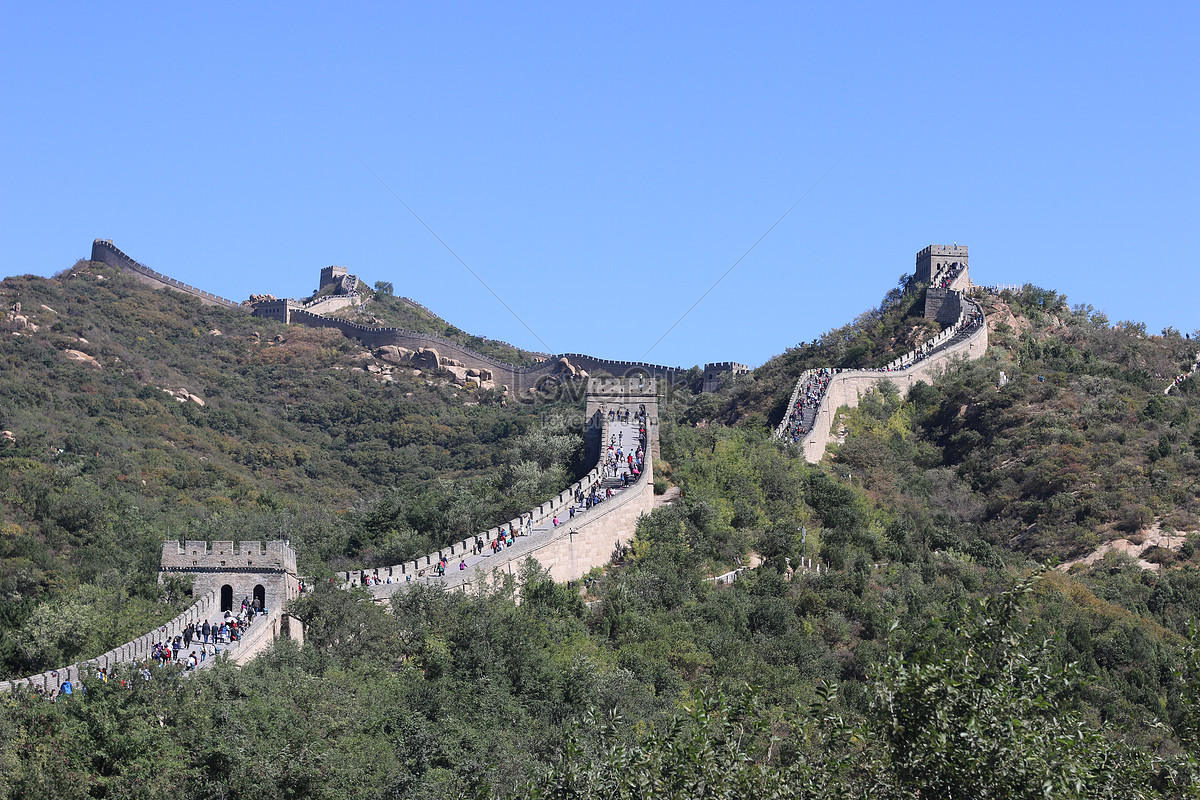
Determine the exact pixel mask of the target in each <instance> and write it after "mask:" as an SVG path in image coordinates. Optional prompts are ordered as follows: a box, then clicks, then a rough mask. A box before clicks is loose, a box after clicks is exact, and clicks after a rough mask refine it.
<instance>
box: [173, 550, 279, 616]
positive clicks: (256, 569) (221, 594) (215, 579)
mask: <svg viewBox="0 0 1200 800" xmlns="http://www.w3.org/2000/svg"><path fill="white" fill-rule="evenodd" d="M166 575H191V576H193V577H194V579H195V583H194V584H193V594H195V595H202V594H205V593H207V592H208V591H210V590H212V591H216V592H217V596H218V599H219V601H220V610H222V611H227V610H232V609H235V608H240V607H241V602H242V599H243V598H246V597H249V598H251V599H252V600H253V599H257V600H258V602H259V607H260V608H263V609H268V610H274V609H277V608H283V606H284V604H285V603H287V601H288V600H291V599H292V598H293V597H296V596H297V595H299V593H300V582H299V579H298V577H297V575H296V551H295V550H293V549H292V546H291V545H290V544H289V543H288V542H283V541H275V542H267V543H265V544H264V543H262V542H212V543H209V542H192V541H189V542H183V543H180V542H177V541H170V542H164V543H163V547H162V566H161V567H160V569H159V578H160V579H161V578H163V577H165V576H166Z"/></svg>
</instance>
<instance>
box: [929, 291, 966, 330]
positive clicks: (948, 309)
mask: <svg viewBox="0 0 1200 800" xmlns="http://www.w3.org/2000/svg"><path fill="white" fill-rule="evenodd" d="M961 298H962V295H961V294H960V293H959V292H956V291H954V290H953V289H934V288H933V287H930V288H928V289H926V290H925V319H932V320H936V321H937V322H940V323H941V324H943V325H952V324H953V323H954V321H955V320H957V319H958V318H959V316H960V315H961V314H962V300H961Z"/></svg>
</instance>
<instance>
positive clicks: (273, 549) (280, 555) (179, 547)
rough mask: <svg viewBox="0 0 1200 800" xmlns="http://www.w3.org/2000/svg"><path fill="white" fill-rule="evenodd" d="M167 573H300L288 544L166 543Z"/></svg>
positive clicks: (163, 554)
mask: <svg viewBox="0 0 1200 800" xmlns="http://www.w3.org/2000/svg"><path fill="white" fill-rule="evenodd" d="M162 571H163V572H201V571H203V572H214V571H216V572H286V573H290V574H295V573H296V551H295V550H294V549H292V546H291V544H290V543H288V542H285V541H273V542H203V541H187V542H177V541H169V542H164V543H163V546H162Z"/></svg>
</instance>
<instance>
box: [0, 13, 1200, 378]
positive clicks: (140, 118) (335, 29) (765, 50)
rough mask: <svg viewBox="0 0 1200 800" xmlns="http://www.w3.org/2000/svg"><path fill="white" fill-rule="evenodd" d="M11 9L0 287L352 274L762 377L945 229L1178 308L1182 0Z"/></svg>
mask: <svg viewBox="0 0 1200 800" xmlns="http://www.w3.org/2000/svg"><path fill="white" fill-rule="evenodd" d="M4 18H5V28H6V29H7V31H8V33H9V35H8V36H7V37H6V42H5V47H4V48H3V50H2V51H0V68H2V69H3V74H4V75H5V78H4V79H3V81H0V108H2V109H3V113H2V114H0V153H2V154H3V155H2V156H0V158H3V171H2V173H0V175H2V177H0V181H2V184H0V185H2V189H3V191H2V192H0V225H2V226H3V231H4V235H5V238H6V240H7V244H8V247H7V254H6V259H5V263H4V264H3V266H2V268H0V272H3V274H16V273H27V272H31V273H36V274H42V275H50V274H53V273H54V272H56V271H58V270H60V269H63V268H66V267H69V266H70V265H71V264H72V263H74V261H75V260H76V259H78V258H81V257H86V256H87V254H88V253H89V252H90V244H91V240H92V239H93V238H96V237H101V238H111V239H113V240H114V242H115V243H116V245H117V246H118V247H120V248H122V249H123V250H125V251H126V252H127V253H129V254H130V255H131V256H133V257H134V258H137V259H139V260H140V261H142V262H144V263H146V264H148V265H150V266H152V267H154V268H155V269H158V270H159V271H162V272H165V273H167V274H169V275H172V276H173V277H176V278H178V279H180V280H183V281H185V282H188V283H192V284H195V285H198V286H201V287H203V288H205V289H208V290H209V291H212V292H215V293H217V294H220V295H223V296H226V297H230V298H234V299H242V298H245V297H246V296H247V295H248V294H250V293H251V292H269V293H272V294H276V295H279V296H301V295H305V294H307V293H308V292H310V291H311V290H312V289H313V288H314V286H315V283H316V276H317V273H318V271H319V270H320V268H321V267H323V266H325V265H327V264H341V265H344V266H346V267H348V268H349V269H350V270H351V272H355V273H356V274H358V275H359V276H360V277H363V278H365V279H367V280H368V281H370V282H374V281H377V280H387V281H391V282H392V283H393V284H394V285H395V287H396V291H397V293H398V294H404V295H407V296H409V297H412V298H414V299H416V300H419V301H420V302H422V303H424V304H425V305H427V306H429V307H430V308H432V309H433V310H434V311H436V312H438V313H439V314H441V315H442V316H444V317H445V318H446V319H448V320H450V321H451V322H453V323H454V324H456V325H458V326H460V327H462V328H464V329H467V330H469V331H471V332H473V333H478V334H481V335H486V336H490V337H493V338H498V339H504V340H507V341H510V342H512V343H514V344H517V345H519V346H522V347H528V348H531V349H543V347H545V348H548V349H550V350H552V351H555V352H568V351H581V352H587V353H592V354H594V355H597V356H605V357H614V358H627V359H634V360H648V361H655V362H659V363H670V364H680V365H685V366H688V365H691V364H695V363H703V362H705V361H710V360H712V361H718V360H737V361H743V362H746V363H750V364H752V365H757V364H761V363H762V362H763V361H765V360H766V359H768V358H770V357H771V356H772V355H774V354H777V353H780V352H782V351H783V350H784V349H785V348H787V347H789V346H792V345H794V344H796V343H798V342H800V341H804V340H808V339H812V338H814V337H815V336H817V335H818V334H820V333H821V332H823V331H825V330H827V329H829V328H831V327H834V326H837V325H841V324H844V323H846V322H848V321H850V320H851V319H852V318H853V317H854V316H855V315H856V314H858V313H859V312H861V311H863V310H865V309H866V308H868V307H870V306H872V305H875V304H877V303H878V301H879V299H880V298H881V297H882V295H883V294H884V293H885V292H886V291H887V289H889V288H890V287H892V286H893V285H895V283H896V280H897V278H898V277H899V276H900V274H901V273H903V272H907V271H910V270H911V269H912V265H913V258H914V255H915V254H916V252H917V251H918V250H920V249H921V248H922V247H924V246H925V245H927V244H931V243H945V244H949V243H951V242H958V243H959V244H967V245H969V246H970V248H971V261H972V276H973V278H974V279H975V281H976V282H978V283H1024V282H1026V281H1030V282H1033V283H1036V284H1038V285H1041V286H1045V287H1047V288H1053V289H1056V290H1058V291H1061V292H1064V293H1065V294H1067V295H1068V297H1069V298H1070V300H1071V302H1073V303H1075V302H1087V303H1091V304H1092V305H1094V306H1096V307H1097V308H1099V309H1102V310H1104V311H1105V312H1106V313H1107V314H1108V315H1109V317H1110V318H1111V319H1112V320H1113V321H1117V320H1124V319H1132V320H1137V321H1143V322H1145V323H1146V324H1147V326H1148V328H1149V329H1150V330H1151V331H1152V332H1157V331H1159V330H1161V329H1162V328H1163V327H1164V326H1167V325H1170V326H1174V327H1176V328H1178V329H1180V330H1184V331H1192V330H1195V329H1196V328H1198V327H1200V313H1198V312H1197V307H1196V298H1197V296H1200V263H1198V259H1197V252H1198V251H1200V197H1198V190H1197V187H1198V186H1200V156H1198V155H1197V142H1200V102H1198V97H1197V94H1198V87H1200V58H1198V57H1197V54H1196V40H1195V37H1196V31H1197V30H1200V4H1196V3H1183V2H1179V3H1150V4H1139V5H1137V6H1136V7H1135V6H1133V5H1130V4H1115V3H1097V2H1089V3H1059V4H1048V3H1003V4H1001V3H994V4H971V3H961V2H958V3H953V4H949V3H947V4H934V3H915V4H891V3H889V4H883V3H820V4H808V3H760V4H728V3H723V4H698V3H687V4H684V3H671V4H646V3H636V4H633V3H605V4H586V5H585V4H579V3H544V4H537V3H520V4H467V3H439V4H435V3H380V4H344V5H341V6H338V7H336V8H335V7H334V6H332V5H330V4H319V5H318V4H307V3H289V4H286V5H285V4H270V3H263V4H257V5H256V4H238V5H233V4H222V3H209V4H202V5H194V6H189V7H186V8H180V7H167V6H164V5H163V4H134V3H125V4H119V5H118V6H111V5H110V6H109V7H106V6H102V5H98V4H94V3H88V4H83V3H79V4H62V3H46V4H34V3H27V4H17V5H13V4H10V6H9V7H8V9H7V10H6V12H5V15H4ZM376 176H378V178H377V177H376ZM393 193H394V194H393ZM397 196H398V197H399V198H402V199H403V200H404V202H406V203H408V204H409V205H410V206H411V207H412V208H413V209H414V210H415V211H416V212H417V213H418V214H420V215H421V217H422V218H423V219H424V220H425V222H427V223H428V224H429V226H430V227H431V228H432V229H433V230H434V231H436V232H437V234H438V235H439V236H441V237H442V238H443V239H444V240H445V241H446V242H447V244H449V245H450V246H451V247H452V248H453V249H454V250H455V251H456V252H457V253H458V254H459V255H460V256H461V257H462V259H463V260H464V261H465V262H466V263H467V264H469V265H470V267H471V268H472V269H473V270H474V271H475V272H476V273H478V275H479V276H480V277H481V278H482V279H483V280H484V281H485V282H486V283H487V284H488V285H489V286H491V287H492V289H494V290H495V292H496V293H497V294H498V295H500V297H502V298H503V299H504V301H505V302H506V303H507V304H508V305H509V306H511V308H512V309H513V310H514V311H515V312H516V313H517V315H519V316H520V318H521V319H523V320H524V322H525V323H527V324H528V326H529V328H531V329H532V331H533V332H534V333H530V331H529V330H527V329H526V328H525V327H524V325H522V323H521V322H519V321H518V320H517V319H515V318H514V317H513V316H512V315H510V314H509V312H508V311H506V310H505V308H504V307H503V306H502V305H500V304H499V303H498V302H497V301H496V300H495V298H494V297H493V296H492V295H491V294H490V293H489V292H488V290H487V289H485V288H484V287H483V286H482V285H480V283H478V282H477V281H476V279H475V278H474V277H472V275H471V274H470V273H469V272H468V271H467V270H466V269H465V268H464V267H463V266H461V265H460V264H459V263H458V262H457V261H456V260H455V259H454V257H453V256H451V255H450V254H449V253H448V252H447V251H446V250H445V249H443V247H442V245H440V244H439V243H438V242H437V240H435V239H434V238H433V237H432V236H431V235H430V234H429V233H428V232H427V231H426V230H425V229H424V228H423V227H421V225H420V224H419V223H418V222H417V221H416V220H415V219H413V217H412V216H410V215H409V213H408V212H407V211H406V210H405V209H404V207H403V206H402V205H401V204H400V202H398V201H397V199H396V198H397ZM797 200H799V201H800V202H799V203H798V204H797V205H796V206H795V210H794V211H792V213H791V214H790V215H789V216H788V217H787V218H786V219H785V220H784V221H783V222H781V223H780V224H779V225H778V227H776V228H775V229H774V231H773V232H772V233H771V234H770V235H769V236H768V237H767V238H766V239H764V240H763V241H762V243H761V244H759V245H758V247H757V248H756V249H755V250H754V251H753V252H751V253H750V254H749V255H748V256H747V257H746V258H745V259H744V260H743V261H742V262H741V263H740V264H739V265H738V266H737V268H736V269H734V270H733V271H732V272H731V273H730V274H729V275H728V276H727V277H726V278H725V279H724V280H723V281H722V282H721V283H720V285H718V286H717V288H715V289H714V290H713V291H712V292H711V293H710V294H708V296H707V297H705V299H704V300H703V301H702V302H701V303H700V304H699V305H698V306H696V308H695V309H694V310H692V311H691V312H690V313H689V314H687V315H686V317H684V319H683V320H682V321H681V322H679V324H678V325H677V326H676V327H675V328H674V329H673V330H672V331H671V333H670V334H669V335H667V336H666V337H665V338H663V339H662V341H661V343H659V344H658V345H657V346H654V347H653V349H652V350H650V351H649V353H648V354H647V350H648V349H649V348H651V346H652V345H654V342H655V340H656V339H658V338H659V336H660V335H661V334H662V333H663V332H664V331H666V330H667V329H668V328H669V327H670V326H671V325H672V323H674V322H676V320H677V319H679V318H680V316H681V315H683V314H684V313H685V312H686V311H687V309H688V307H689V306H691V305H692V304H693V303H694V302H695V301H696V300H697V298H699V297H700V296H701V295H702V294H703V293H704V292H705V290H707V289H708V288H709V287H710V286H711V285H712V283H713V282H714V281H715V280H717V278H719V277H720V276H721V275H722V273H724V272H725V271H726V270H728V269H729V267H730V266H731V265H732V264H734V262H735V261H737V259H738V258H739V257H740V256H741V255H742V254H743V253H744V252H745V251H746V249H747V248H749V247H750V246H751V245H752V244H753V243H754V242H755V240H756V239H758V238H759V237H760V236H761V235H762V234H763V233H764V232H765V231H766V230H767V229H768V228H769V227H770V226H771V225H772V224H773V223H774V222H775V221H776V220H777V219H778V218H779V216H780V215H781V214H782V213H783V212H784V211H786V210H787V209H788V208H789V207H790V206H792V204H793V203H796V201H797ZM535 334H536V335H535Z"/></svg>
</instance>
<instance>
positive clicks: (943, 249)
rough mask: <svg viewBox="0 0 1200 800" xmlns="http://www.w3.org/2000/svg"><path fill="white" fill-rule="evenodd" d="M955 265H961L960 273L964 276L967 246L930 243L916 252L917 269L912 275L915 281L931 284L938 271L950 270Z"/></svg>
mask: <svg viewBox="0 0 1200 800" xmlns="http://www.w3.org/2000/svg"><path fill="white" fill-rule="evenodd" d="M956 266H960V267H962V271H961V274H962V275H963V276H966V274H967V246H966V245H965V244H931V245H929V246H928V247H926V248H925V249H924V250H922V251H921V252H919V253H917V271H916V273H915V274H914V275H915V277H916V279H917V283H925V284H932V283H933V281H934V278H935V277H937V276H938V275H939V273H942V272H947V271H949V270H952V269H954V268H955V267H956ZM968 283H969V281H968Z"/></svg>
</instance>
